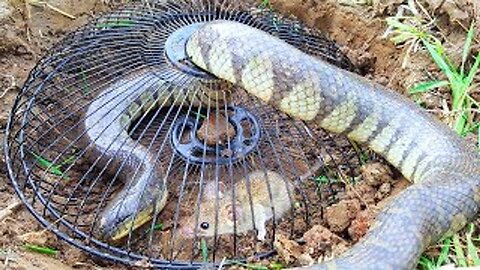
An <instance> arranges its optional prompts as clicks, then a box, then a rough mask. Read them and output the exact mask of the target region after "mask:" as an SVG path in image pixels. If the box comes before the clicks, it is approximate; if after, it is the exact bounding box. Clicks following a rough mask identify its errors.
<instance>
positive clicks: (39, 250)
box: [25, 244, 58, 256]
mask: <svg viewBox="0 0 480 270" xmlns="http://www.w3.org/2000/svg"><path fill="white" fill-rule="evenodd" d="M25 248H26V249H27V250H30V251H33V252H36V253H40V254H46V255H50V256H55V255H57V253H58V250H56V249H53V248H49V247H41V246H36V245H31V244H25Z"/></svg>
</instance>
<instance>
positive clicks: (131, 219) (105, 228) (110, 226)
mask: <svg viewBox="0 0 480 270" xmlns="http://www.w3.org/2000/svg"><path fill="white" fill-rule="evenodd" d="M167 197H168V192H167V191H166V190H165V192H164V193H163V195H162V197H161V199H159V200H157V203H156V204H155V203H148V202H147V201H143V202H144V204H143V205H145V206H146V207H144V208H142V209H141V210H140V211H138V212H136V211H133V212H132V213H130V214H127V215H123V216H124V218H118V217H115V218H114V219H113V220H109V219H108V217H109V215H106V216H105V217H104V219H102V221H101V225H100V228H101V229H100V231H101V232H102V238H103V239H104V240H105V241H107V242H112V243H115V242H119V241H120V240H122V239H123V238H125V237H127V236H128V235H129V234H130V233H133V232H134V231H136V230H137V229H138V228H140V227H142V226H143V225H145V224H146V223H148V222H149V221H151V220H152V218H153V217H154V216H155V214H158V213H159V210H162V209H163V208H164V206H165V204H166V202H167V199H168V198H167ZM128 209H129V210H133V209H134V208H128ZM114 213H115V211H114V210H113V211H112V210H111V211H110V212H109V214H114Z"/></svg>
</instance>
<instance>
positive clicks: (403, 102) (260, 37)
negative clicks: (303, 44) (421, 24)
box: [187, 21, 480, 269]
mask: <svg viewBox="0 0 480 270" xmlns="http://www.w3.org/2000/svg"><path fill="white" fill-rule="evenodd" d="M187 53H188V55H189V56H190V57H191V60H192V61H193V62H194V63H195V64H197V65H198V66H199V67H201V68H202V69H205V70H207V71H209V72H210V73H212V74H214V75H215V76H217V77H219V78H221V79H224V80H227V81H229V82H231V83H233V84H236V85H238V86H241V87H243V88H244V89H245V90H246V91H247V92H249V93H250V94H252V95H254V96H256V97H258V98H260V99H261V100H263V101H264V102H268V103H270V104H272V105H274V106H275V107H277V108H278V109H279V110H281V111H282V112H285V113H287V114H289V115H290V116H292V117H294V118H296V119H301V120H304V121H308V122H311V123H314V124H317V125H319V126H321V127H323V128H325V129H327V130H329V131H331V132H335V133H341V134H345V135H346V136H348V137H349V138H351V139H353V140H356V141H358V142H361V143H365V144H367V145H368V146H369V147H370V148H371V149H373V150H374V151H375V152H377V153H379V154H381V155H382V156H384V157H385V158H386V159H387V160H388V161H389V162H390V163H391V164H392V165H394V166H395V167H396V168H398V169H399V170H400V171H401V172H402V174H403V175H404V176H405V177H406V178H408V179H410V180H412V181H413V182H415V184H414V185H412V186H411V187H410V188H408V189H406V190H405V191H404V192H402V193H401V194H400V195H398V196H397V197H396V198H395V200H394V201H393V202H392V203H391V204H390V205H389V206H388V207H387V208H386V209H384V210H383V211H382V212H381V213H380V214H379V216H378V217H377V219H376V222H375V223H374V224H373V225H372V227H371V229H370V232H369V233H368V234H367V236H366V237H365V238H364V239H363V241H361V242H360V243H358V244H357V245H355V246H354V247H353V248H352V249H351V250H350V251H348V252H347V253H346V254H344V255H342V256H341V257H339V258H336V259H334V260H332V261H330V262H327V263H325V264H323V265H315V266H312V268H314V269H412V268H414V267H415V265H416V263H417V261H418V259H419V257H420V254H421V253H422V251H423V250H424V249H425V248H426V247H427V246H429V245H430V244H432V243H435V242H436V241H438V240H439V239H440V238H442V237H443V236H445V235H448V234H451V233H452V232H455V231H457V230H459V229H461V228H462V227H463V226H464V225H465V224H466V223H467V222H468V221H469V220H471V219H472V218H474V217H475V216H476V214H477V213H478V210H479V202H480V185H479V184H480V159H479V156H478V154H477V152H476V151H475V150H474V148H473V147H470V146H469V145H467V144H466V143H465V142H464V141H463V140H462V139H461V138H460V137H458V136H457V135H456V134H455V133H454V132H453V131H451V130H450V129H449V128H448V127H446V126H445V125H443V124H441V123H440V122H439V121H437V120H436V119H434V118H433V117H431V116H430V115H428V114H427V113H426V112H425V111H424V110H422V109H421V108H419V107H418V106H417V105H415V104H414V103H412V102H410V101H409V100H408V99H406V98H404V97H402V96H401V95H399V94H396V93H393V92H391V91H389V90H387V89H384V88H383V87H382V86H380V85H377V84H374V83H372V82H369V81H367V80H365V79H363V78H362V77H359V76H357V75H355V74H352V73H350V72H347V71H344V70H341V69H339V68H336V67H334V66H332V65H330V64H327V63H325V62H323V61H321V60H319V59H317V58H314V57H311V56H309V55H306V54H305V53H303V52H301V51H299V50H298V49H296V48H294V47H292V46H290V45H288V44H286V43H285V42H283V41H281V40H279V39H277V38H275V37H272V36H270V35H268V34H266V33H264V32H262V31H260V30H257V29H254V28H251V27H249V26H246V25H243V24H240V23H235V22H228V21H214V22H211V23H207V24H206V25H205V26H203V27H202V28H201V29H200V30H198V31H197V32H195V33H194V34H193V36H192V37H191V38H190V40H189V42H188V44H187Z"/></svg>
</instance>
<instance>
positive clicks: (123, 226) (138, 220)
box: [106, 207, 153, 242]
mask: <svg viewBox="0 0 480 270" xmlns="http://www.w3.org/2000/svg"><path fill="white" fill-rule="evenodd" d="M152 214H153V207H148V208H146V209H144V210H142V211H140V212H139V213H138V214H137V215H136V217H135V218H132V217H128V218H127V219H125V220H123V221H122V222H120V223H118V224H117V225H115V226H113V227H111V229H110V230H109V232H108V233H107V234H106V236H107V240H108V241H112V242H117V241H120V240H121V239H123V238H124V237H126V236H128V235H129V233H130V232H133V231H135V230H136V229H138V228H139V227H141V226H142V225H144V224H145V223H147V222H148V221H150V220H151V219H152Z"/></svg>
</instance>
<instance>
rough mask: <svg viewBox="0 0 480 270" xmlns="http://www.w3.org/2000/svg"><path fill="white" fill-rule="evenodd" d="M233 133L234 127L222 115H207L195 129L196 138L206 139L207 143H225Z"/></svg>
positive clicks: (234, 132) (233, 135)
mask: <svg viewBox="0 0 480 270" xmlns="http://www.w3.org/2000/svg"><path fill="white" fill-rule="evenodd" d="M235 135H236V131H235V128H234V127H233V125H232V124H231V123H230V122H229V121H228V119H227V118H226V117H224V116H222V117H218V118H217V117H216V116H214V115H211V116H209V117H208V118H207V119H206V120H204V121H203V123H202V126H201V127H200V129H198V131H197V136H198V138H199V139H200V140H202V141H206V142H207V144H208V145H216V144H217V143H218V144H220V145H223V144H226V143H227V141H228V140H229V139H230V140H231V139H233V138H234V137H235Z"/></svg>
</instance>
